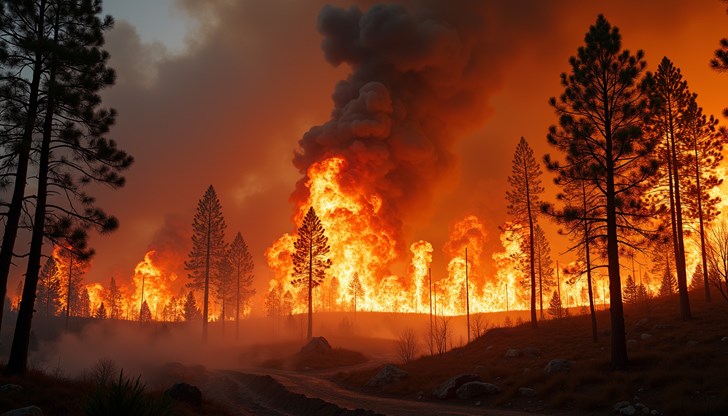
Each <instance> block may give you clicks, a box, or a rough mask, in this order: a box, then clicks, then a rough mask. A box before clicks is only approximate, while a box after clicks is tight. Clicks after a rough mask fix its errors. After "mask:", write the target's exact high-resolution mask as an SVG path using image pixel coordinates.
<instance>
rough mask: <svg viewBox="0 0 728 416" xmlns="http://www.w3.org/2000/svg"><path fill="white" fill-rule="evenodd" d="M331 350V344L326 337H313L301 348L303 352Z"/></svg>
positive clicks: (325, 351)
mask: <svg viewBox="0 0 728 416" xmlns="http://www.w3.org/2000/svg"><path fill="white" fill-rule="evenodd" d="M329 351H331V344H329V341H327V340H326V338H324V337H313V338H311V340H310V341H308V343H307V344H306V345H304V346H303V348H301V352H302V353H304V354H305V353H312V352H315V353H327V352H329Z"/></svg>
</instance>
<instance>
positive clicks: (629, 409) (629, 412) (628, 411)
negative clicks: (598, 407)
mask: <svg viewBox="0 0 728 416" xmlns="http://www.w3.org/2000/svg"><path fill="white" fill-rule="evenodd" d="M635 413H637V409H635V408H634V406H632V405H631V404H630V405H629V406H625V407H623V408H621V409H619V414H620V415H624V416H633V415H634V414H635Z"/></svg>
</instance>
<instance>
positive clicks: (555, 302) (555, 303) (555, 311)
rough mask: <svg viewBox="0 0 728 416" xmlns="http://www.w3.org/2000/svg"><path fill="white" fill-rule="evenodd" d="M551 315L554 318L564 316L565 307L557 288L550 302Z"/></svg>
mask: <svg viewBox="0 0 728 416" xmlns="http://www.w3.org/2000/svg"><path fill="white" fill-rule="evenodd" d="M549 315H551V316H553V317H554V318H563V317H564V307H563V305H562V304H561V296H559V292H557V291H555V290H554V292H553V294H552V295H551V301H550V302H549Z"/></svg>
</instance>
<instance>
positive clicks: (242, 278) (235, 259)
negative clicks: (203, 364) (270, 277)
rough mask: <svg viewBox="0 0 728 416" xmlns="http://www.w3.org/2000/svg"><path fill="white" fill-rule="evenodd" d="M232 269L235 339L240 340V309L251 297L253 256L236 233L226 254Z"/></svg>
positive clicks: (252, 290)
mask: <svg viewBox="0 0 728 416" xmlns="http://www.w3.org/2000/svg"><path fill="white" fill-rule="evenodd" d="M228 257H229V258H230V263H231V265H232V268H233V275H234V282H235V339H239V338H240V308H241V306H242V307H244V305H245V304H246V303H247V301H248V299H250V298H251V297H252V296H253V295H255V289H253V288H252V286H253V277H254V275H253V269H254V267H255V266H254V264H253V256H251V255H250V251H249V250H248V245H247V244H245V240H244V239H243V235H242V234H240V233H237V234H236V235H235V239H233V242H232V244H230V251H229V253H228Z"/></svg>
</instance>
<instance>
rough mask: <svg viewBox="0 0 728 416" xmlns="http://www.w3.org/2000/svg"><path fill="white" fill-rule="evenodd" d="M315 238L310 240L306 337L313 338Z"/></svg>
mask: <svg viewBox="0 0 728 416" xmlns="http://www.w3.org/2000/svg"><path fill="white" fill-rule="evenodd" d="M312 314H313V239H312V238H310V237H309V241H308V332H307V333H306V339H311V338H313V315H312Z"/></svg>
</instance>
